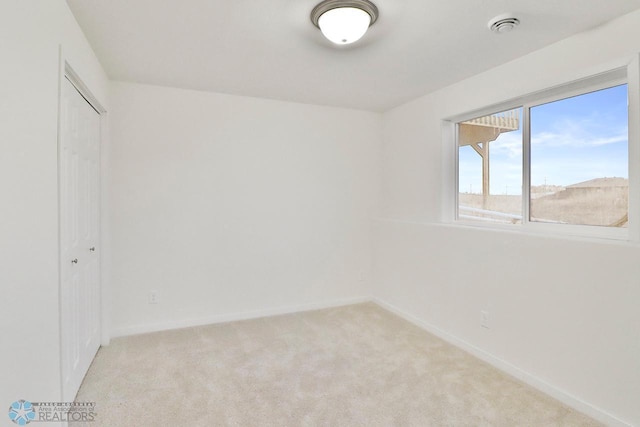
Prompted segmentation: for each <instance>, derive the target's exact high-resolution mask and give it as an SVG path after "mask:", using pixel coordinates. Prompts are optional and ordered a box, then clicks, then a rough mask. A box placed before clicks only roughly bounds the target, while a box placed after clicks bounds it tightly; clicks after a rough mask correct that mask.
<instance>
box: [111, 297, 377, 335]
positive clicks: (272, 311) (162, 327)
mask: <svg viewBox="0 0 640 427" xmlns="http://www.w3.org/2000/svg"><path fill="white" fill-rule="evenodd" d="M369 301H371V298H369V297H353V298H344V299H339V300H333V301H326V302H321V303H310V304H301V305H294V306H286V307H274V308H267V309H262V310H252V311H243V312H239V313H229V314H219V315H213V316H206V317H200V318H194V319H185V320H174V321H168V322H159V323H148V324H144V325H135V326H128V327H125V328H116V329H114V330H112V331H111V337H113V338H116V337H124V336H129V335H138V334H146V333H148V332H158V331H167V330H171V329H181V328H190V327H192V326H202V325H210V324H214V323H225V322H233V321H235V320H248V319H257V318H260V317H268V316H277V315H279V314H290V313H298V312H302V311H312V310H321V309H323V308H331V307H340V306H343V305H352V304H359V303H363V302H369Z"/></svg>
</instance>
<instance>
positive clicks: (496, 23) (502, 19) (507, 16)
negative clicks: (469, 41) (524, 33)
mask: <svg viewBox="0 0 640 427" xmlns="http://www.w3.org/2000/svg"><path fill="white" fill-rule="evenodd" d="M518 25H520V20H519V19H518V18H515V17H514V16H513V14H512V13H503V14H502V15H498V16H496V17H495V18H493V19H492V20H491V21H489V23H488V24H487V26H488V27H489V29H490V30H491V31H493V32H494V33H498V34H502V33H508V32H509V31H511V30H513V29H515V28H516V27H517V26H518Z"/></svg>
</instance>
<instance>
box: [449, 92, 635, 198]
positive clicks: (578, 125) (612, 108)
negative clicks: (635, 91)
mask: <svg viewBox="0 0 640 427" xmlns="http://www.w3.org/2000/svg"><path fill="white" fill-rule="evenodd" d="M627 122H628V114H627V86H626V85H622V86H616V87H613V88H609V89H605V90H601V91H597V92H592V93H588V94H585V95H580V96H577V97H574V98H568V99H564V100H561V101H557V102H553V103H549V104H543V105H539V106H537V107H534V108H532V109H531V144H532V148H531V183H532V185H543V184H545V179H546V183H547V185H570V184H575V183H578V182H582V181H587V180H589V179H593V178H600V177H613V176H616V177H623V178H628V161H627V156H628V148H627V146H628V141H627V138H628V130H627ZM490 152H491V194H505V193H506V194H521V185H522V131H521V130H520V131H513V132H507V133H503V134H501V135H500V136H499V137H498V139H496V140H495V141H493V142H491V143H490ZM459 162H460V191H461V192H469V191H470V190H471V191H473V192H474V193H480V192H481V191H482V164H481V161H480V156H479V155H478V154H476V152H475V151H474V150H473V149H472V148H471V147H468V146H467V147H461V148H460V154H459Z"/></svg>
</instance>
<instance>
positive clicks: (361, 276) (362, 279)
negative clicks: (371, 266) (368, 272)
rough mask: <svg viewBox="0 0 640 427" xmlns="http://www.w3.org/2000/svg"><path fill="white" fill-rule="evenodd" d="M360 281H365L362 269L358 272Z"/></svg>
mask: <svg viewBox="0 0 640 427" xmlns="http://www.w3.org/2000/svg"><path fill="white" fill-rule="evenodd" d="M358 282H360V283H362V282H364V271H362V270H360V272H359V273H358Z"/></svg>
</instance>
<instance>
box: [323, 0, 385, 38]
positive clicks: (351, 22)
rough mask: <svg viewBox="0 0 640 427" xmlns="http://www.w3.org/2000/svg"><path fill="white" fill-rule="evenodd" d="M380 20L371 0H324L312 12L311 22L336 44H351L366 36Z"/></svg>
mask: <svg viewBox="0 0 640 427" xmlns="http://www.w3.org/2000/svg"><path fill="white" fill-rule="evenodd" d="M377 19H378V8H377V7H376V5H375V4H373V3H371V2H370V1H369V0H324V1H323V2H322V3H319V4H318V5H317V6H316V7H314V8H313V10H312V11H311V22H313V25H315V26H316V27H318V28H319V29H320V31H322V34H323V35H324V36H325V37H326V38H327V39H329V40H330V41H332V42H333V43H335V44H350V43H353V42H356V41H358V40H360V39H361V38H362V36H364V34H365V33H366V32H367V30H368V29H369V27H370V26H371V25H373V23H374V22H376V20H377Z"/></svg>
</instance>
